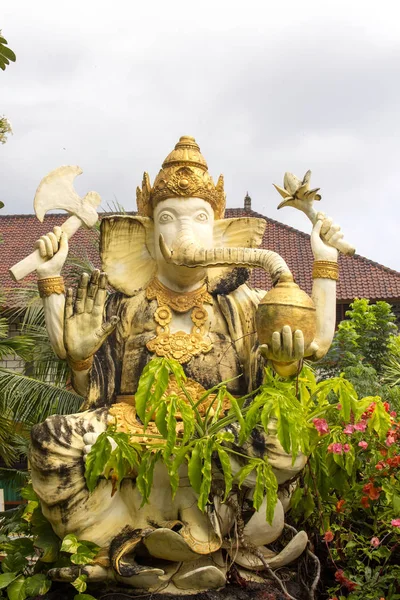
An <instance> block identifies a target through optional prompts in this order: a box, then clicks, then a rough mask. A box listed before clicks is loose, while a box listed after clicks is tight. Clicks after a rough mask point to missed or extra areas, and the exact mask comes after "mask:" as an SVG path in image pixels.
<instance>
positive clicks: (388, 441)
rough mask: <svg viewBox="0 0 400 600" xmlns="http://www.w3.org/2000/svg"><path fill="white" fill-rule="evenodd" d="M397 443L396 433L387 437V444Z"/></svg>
mask: <svg viewBox="0 0 400 600" xmlns="http://www.w3.org/2000/svg"><path fill="white" fill-rule="evenodd" d="M395 443H396V438H395V436H394V435H388V436H387V438H386V442H385V444H386V446H392V445H393V444H395Z"/></svg>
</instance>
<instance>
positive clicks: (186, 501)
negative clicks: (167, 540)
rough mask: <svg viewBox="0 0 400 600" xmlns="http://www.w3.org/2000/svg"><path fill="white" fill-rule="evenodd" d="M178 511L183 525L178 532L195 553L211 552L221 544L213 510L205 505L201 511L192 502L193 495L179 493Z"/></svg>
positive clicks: (218, 527) (216, 518) (215, 550)
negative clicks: (203, 510) (204, 509)
mask: <svg viewBox="0 0 400 600" xmlns="http://www.w3.org/2000/svg"><path fill="white" fill-rule="evenodd" d="M180 500H181V505H180V507H179V513H180V518H181V521H183V523H184V526H183V527H182V529H181V530H180V532H179V535H181V536H182V537H183V539H184V540H185V542H186V543H187V545H188V546H189V547H190V548H191V550H193V552H195V553H196V554H206V555H209V554H212V553H213V552H217V550H219V549H220V548H221V546H222V536H221V528H220V524H219V521H218V517H217V515H216V512H215V510H214V509H213V508H212V507H211V506H207V507H206V511H205V512H204V513H202V512H201V511H200V510H199V508H198V507H197V503H195V502H193V496H192V495H189V494H188V495H187V496H186V497H185V496H184V492H181V494H180Z"/></svg>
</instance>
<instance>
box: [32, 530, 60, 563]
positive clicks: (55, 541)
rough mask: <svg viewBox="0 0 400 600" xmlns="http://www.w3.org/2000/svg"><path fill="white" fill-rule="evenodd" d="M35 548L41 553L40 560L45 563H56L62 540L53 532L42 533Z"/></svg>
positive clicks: (35, 543) (37, 538)
mask: <svg viewBox="0 0 400 600" xmlns="http://www.w3.org/2000/svg"><path fill="white" fill-rule="evenodd" d="M34 546H35V548H37V549H38V550H39V551H40V560H41V561H42V562H44V563H52V562H55V561H56V560H57V558H58V554H59V550H60V539H59V537H58V536H57V535H56V534H55V533H54V532H53V530H51V531H49V532H44V533H40V534H39V535H38V536H37V537H36V538H35V542H34Z"/></svg>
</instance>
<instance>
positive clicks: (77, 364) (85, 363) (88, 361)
mask: <svg viewBox="0 0 400 600" xmlns="http://www.w3.org/2000/svg"><path fill="white" fill-rule="evenodd" d="M67 363H68V364H69V366H70V367H71V369H72V370H73V371H87V370H88V369H90V367H91V366H92V364H93V356H89V358H85V360H73V359H72V358H70V357H69V356H67Z"/></svg>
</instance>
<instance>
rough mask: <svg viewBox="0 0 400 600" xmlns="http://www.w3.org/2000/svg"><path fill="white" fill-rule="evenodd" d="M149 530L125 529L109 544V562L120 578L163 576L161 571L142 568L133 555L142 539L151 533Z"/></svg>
mask: <svg viewBox="0 0 400 600" xmlns="http://www.w3.org/2000/svg"><path fill="white" fill-rule="evenodd" d="M151 531H152V530H151V529H147V530H144V529H132V528H131V527H129V526H127V527H125V528H124V529H123V530H122V531H121V533H119V534H118V535H117V536H116V537H115V538H114V539H113V540H112V542H111V545H110V551H109V556H110V561H111V565H112V567H113V569H114V571H115V572H116V573H117V575H120V576H121V577H133V576H136V575H139V574H141V575H152V574H154V575H156V576H158V575H163V573H164V571H162V570H161V569H153V568H152V567H148V566H143V565H140V564H138V563H137V562H136V560H135V555H136V551H137V550H138V546H139V545H140V544H141V543H142V541H143V538H144V537H145V536H146V534H148V533H149V532H151Z"/></svg>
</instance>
